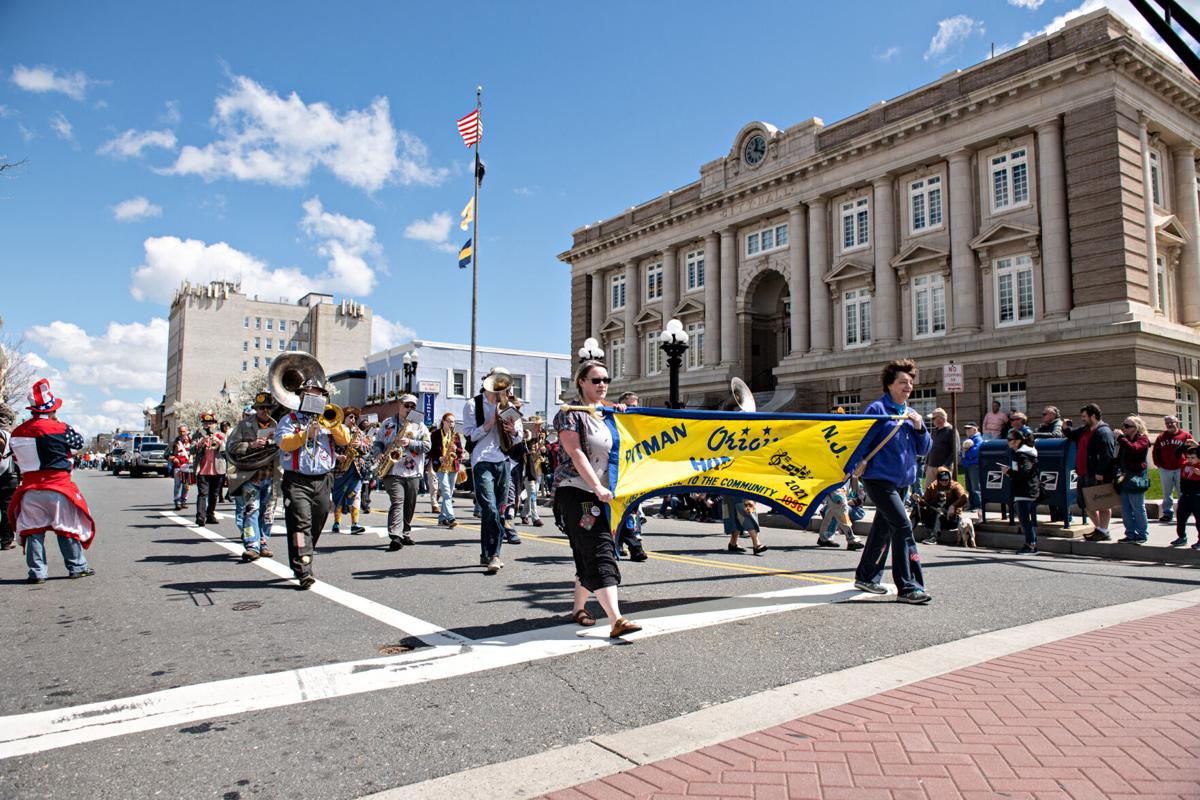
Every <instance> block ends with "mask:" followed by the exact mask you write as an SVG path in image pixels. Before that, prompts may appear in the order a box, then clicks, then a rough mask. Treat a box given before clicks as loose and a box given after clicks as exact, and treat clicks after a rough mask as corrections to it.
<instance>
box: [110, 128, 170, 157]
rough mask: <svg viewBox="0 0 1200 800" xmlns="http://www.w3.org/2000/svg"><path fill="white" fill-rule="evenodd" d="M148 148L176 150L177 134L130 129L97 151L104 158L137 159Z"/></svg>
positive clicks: (167, 131)
mask: <svg viewBox="0 0 1200 800" xmlns="http://www.w3.org/2000/svg"><path fill="white" fill-rule="evenodd" d="M147 147H161V148H162V149H164V150H174V149H175V133H174V132H173V131H169V130H162V131H138V130H134V129H133V128H130V129H129V130H127V131H125V132H124V133H122V134H121V135H120V136H118V137H116V138H115V139H110V140H108V141H107V142H105V143H104V144H102V145H100V147H98V148H97V149H96V152H97V153H99V154H100V155H102V156H112V157H113V158H137V157H139V156H141V154H142V151H143V150H145V149H146V148H147Z"/></svg>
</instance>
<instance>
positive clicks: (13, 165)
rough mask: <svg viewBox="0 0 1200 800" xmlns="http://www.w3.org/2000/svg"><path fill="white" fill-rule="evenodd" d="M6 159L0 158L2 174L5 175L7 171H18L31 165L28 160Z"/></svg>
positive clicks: (0, 171) (0, 172)
mask: <svg viewBox="0 0 1200 800" xmlns="http://www.w3.org/2000/svg"><path fill="white" fill-rule="evenodd" d="M4 158H5V156H0V174H3V173H4V172H5V170H10V169H17V168H18V167H23V166H25V165H26V164H28V163H29V159H28V158H22V159H21V160H20V161H5V160H4ZM4 177H6V178H8V177H11V176H9V175H5V176H4Z"/></svg>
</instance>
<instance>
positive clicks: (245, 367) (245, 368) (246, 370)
mask: <svg viewBox="0 0 1200 800" xmlns="http://www.w3.org/2000/svg"><path fill="white" fill-rule="evenodd" d="M248 371H249V370H248V369H247V365H246V362H245V361H243V362H242V372H248Z"/></svg>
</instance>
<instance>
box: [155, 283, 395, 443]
mask: <svg viewBox="0 0 1200 800" xmlns="http://www.w3.org/2000/svg"><path fill="white" fill-rule="evenodd" d="M291 351H304V352H308V353H311V354H313V355H314V356H316V357H317V360H318V361H320V362H321V366H322V367H323V368H324V369H325V373H326V375H331V374H333V373H335V372H338V371H340V370H346V369H361V368H362V363H363V358H365V357H366V355H367V353H369V352H370V351H371V309H369V308H367V307H366V306H364V305H362V304H361V303H356V302H354V301H352V300H342V301H341V302H334V299H333V295H328V294H319V293H315V292H314V293H309V294H307V295H305V296H304V297H303V298H301V299H300V300H299V301H298V302H296V303H286V302H269V301H264V300H259V299H258V298H257V297H248V296H246V295H245V294H243V293H242V292H241V289H240V287H239V286H238V284H236V283H229V282H225V281H213V282H211V283H207V284H199V285H192V284H190V283H187V282H185V283H184V284H183V285H182V286H180V288H179V290H178V291H177V292H176V293H175V297H174V298H173V299H172V301H171V314H170V321H169V328H168V333H167V385H166V392H165V396H164V399H163V406H164V410H163V421H162V424H163V429H164V431H165V433H166V435H168V436H170V437H173V436H174V435H175V432H176V431H177V430H178V427H179V421H178V420H176V419H175V413H174V407H175V405H176V404H177V403H180V402H188V401H203V400H208V399H211V398H214V397H217V396H218V394H219V393H220V392H221V390H222V389H225V390H226V391H227V392H230V393H236V391H237V389H238V388H239V387H240V386H241V383H242V382H243V381H246V380H248V379H249V378H251V377H252V376H255V375H259V374H261V373H263V372H265V371H266V370H267V369H268V368H269V367H270V366H271V361H272V359H273V358H275V357H276V356H278V355H280V354H281V353H284V352H291ZM183 422H184V423H186V424H189V425H195V420H183Z"/></svg>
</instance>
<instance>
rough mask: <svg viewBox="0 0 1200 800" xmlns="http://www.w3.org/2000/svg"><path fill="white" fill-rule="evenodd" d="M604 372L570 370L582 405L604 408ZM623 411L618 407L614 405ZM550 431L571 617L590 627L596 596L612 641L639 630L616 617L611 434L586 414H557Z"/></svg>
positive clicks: (586, 365) (597, 365)
mask: <svg viewBox="0 0 1200 800" xmlns="http://www.w3.org/2000/svg"><path fill="white" fill-rule="evenodd" d="M609 381H610V378H609V377H608V369H607V368H606V367H605V366H604V364H603V363H601V362H599V361H584V362H583V363H582V364H580V365H579V369H578V370H577V371H576V372H575V389H576V391H577V392H578V395H579V401H580V403H581V404H583V405H592V406H595V405H601V404H605V396H606V395H607V394H608V384H609ZM616 407H617V408H618V409H621V410H623V409H624V406H621V405H617V406H616ZM554 429H555V430H556V431H558V441H559V444H560V445H561V447H562V450H563V452H564V454H565V455H566V456H567V457H566V458H561V459H560V460H559V464H558V469H556V470H555V473H554V485H555V490H554V507H555V512H556V515H558V516H560V517H561V519H562V521H563V527H564V529H565V530H566V533H567V538H568V539H570V541H571V554H572V555H573V556H574V557H575V603H574V606H573V613H572V614H571V619H573V620H575V622H577V623H579V624H580V625H583V626H585V627H586V626H590V625H595V624H596V618H595V617H593V616H592V615H591V614H590V613H589V612H588V610H587V601H588V595H589V594H594V595H596V599H597V600H598V601H599V602H600V607H601V608H603V609H604V613H605V614H606V615H607V616H608V618H609V619H610V620H611V621H612V628H611V629H610V630H609V632H608V635H609V636H610V637H612V638H617V637H620V636H623V635H625V634H627V633H634V632H636V631H640V630H641V629H642V626H641V625H638V624H637V623H636V622H633V621H631V620H628V619H625V617H623V616H621V608H620V606H619V604H618V602H617V586H618V585H619V584H620V583H621V571H620V569H619V568H618V567H617V549H616V542H615V541H614V539H613V535H612V527H611V523H610V520H609V509H608V508H607V505H608V503H609V502H611V501H612V498H613V493H612V491H611V489H610V488H609V485H608V456H609V452H610V451H611V450H612V446H613V441H612V433H611V432H610V431H609V429H608V426H607V425H605V424H604V422H603V420H599V419H596V417H595V416H593V415H592V414H589V413H588V412H586V411H567V410H565V409H564V410H562V411H559V412H558V414H557V415H556V416H555V417H554Z"/></svg>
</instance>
